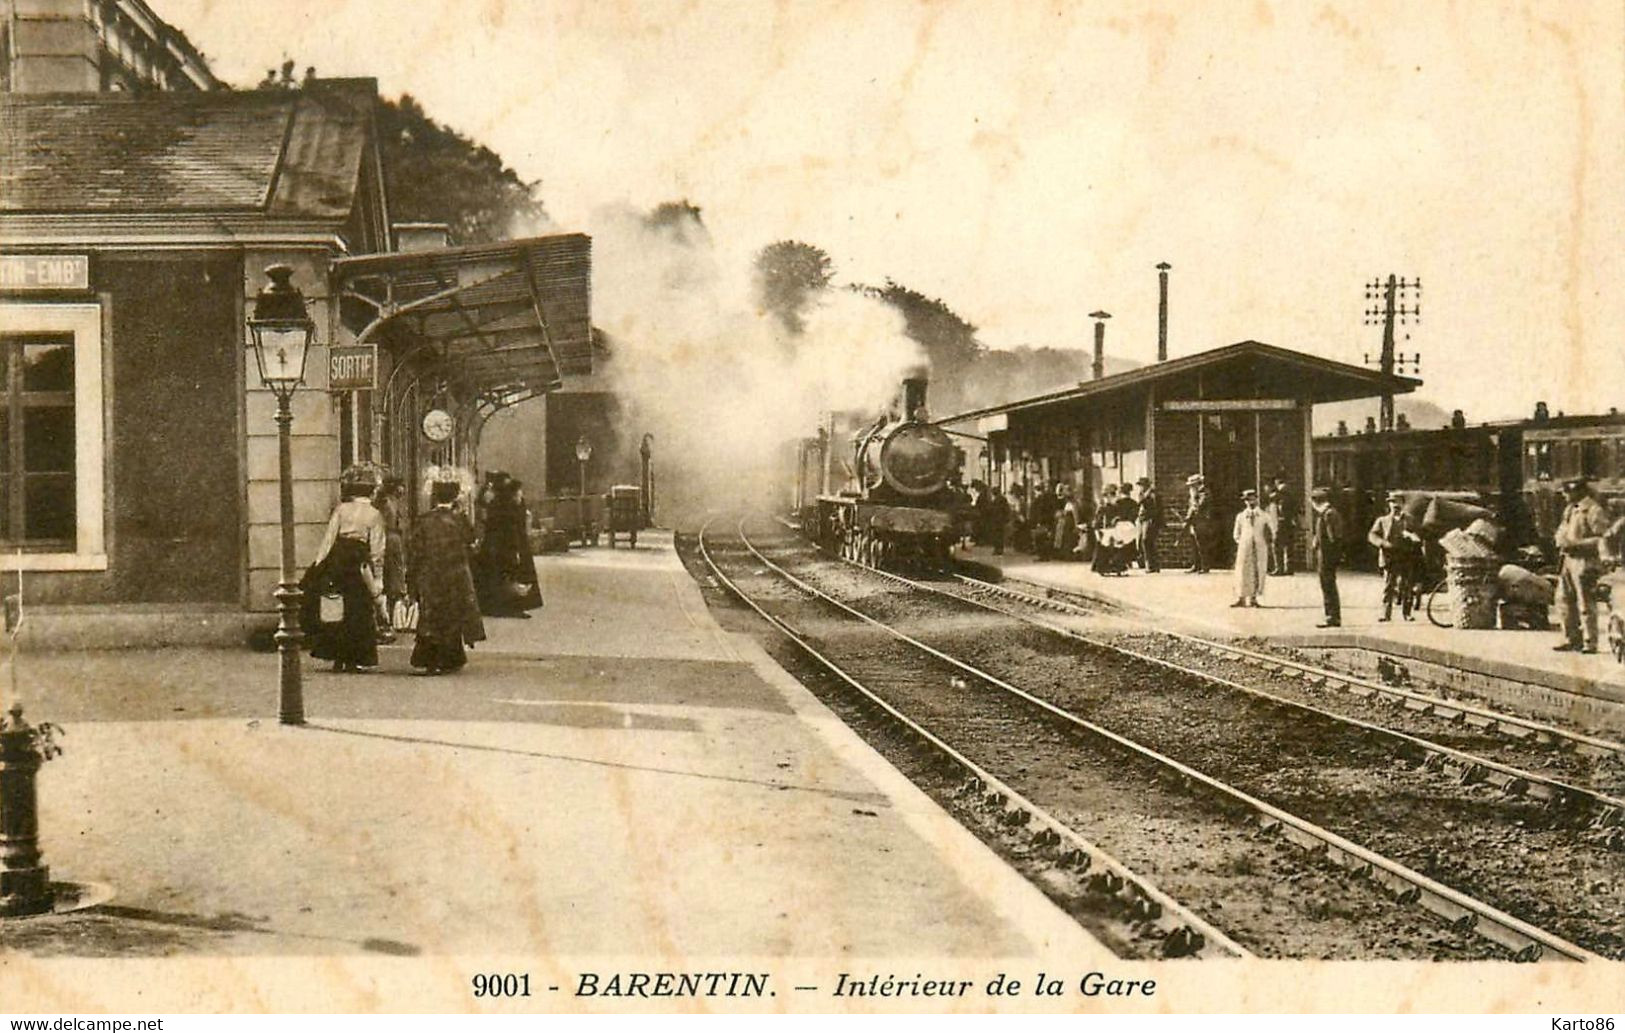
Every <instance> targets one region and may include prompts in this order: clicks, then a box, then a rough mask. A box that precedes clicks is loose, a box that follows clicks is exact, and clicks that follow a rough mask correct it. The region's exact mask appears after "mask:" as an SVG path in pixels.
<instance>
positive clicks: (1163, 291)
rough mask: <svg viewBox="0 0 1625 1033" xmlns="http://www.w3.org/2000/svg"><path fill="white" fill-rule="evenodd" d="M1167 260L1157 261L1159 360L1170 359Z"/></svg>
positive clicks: (1168, 268) (1168, 266)
mask: <svg viewBox="0 0 1625 1033" xmlns="http://www.w3.org/2000/svg"><path fill="white" fill-rule="evenodd" d="M1172 268H1173V266H1171V265H1169V264H1168V263H1167V262H1158V263H1157V290H1158V294H1157V361H1158V362H1167V361H1168V270H1170V269H1172Z"/></svg>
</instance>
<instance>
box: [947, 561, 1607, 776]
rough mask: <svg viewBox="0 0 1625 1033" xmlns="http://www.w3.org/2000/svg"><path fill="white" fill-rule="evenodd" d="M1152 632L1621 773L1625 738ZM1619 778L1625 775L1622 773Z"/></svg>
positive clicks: (1084, 613) (1071, 610)
mask: <svg viewBox="0 0 1625 1033" xmlns="http://www.w3.org/2000/svg"><path fill="white" fill-rule="evenodd" d="M953 578H954V580H955V581H956V582H958V583H959V584H960V585H961V586H963V588H964V589H965V590H966V591H967V592H969V593H972V594H974V595H979V596H983V597H998V598H1001V599H1004V600H1007V601H1009V602H1011V603H1014V604H1016V605H1018V606H1020V607H1022V608H1024V610H1025V611H1026V612H1027V613H1030V614H1034V615H1042V614H1045V613H1068V614H1074V615H1077V616H1081V617H1091V616H1094V615H1095V612H1096V611H1094V610H1091V609H1090V608H1089V607H1088V606H1085V605H1080V604H1077V603H1074V602H1071V601H1069V600H1067V599H1064V598H1057V597H1055V596H1043V595H1036V594H1034V593H1032V592H1025V591H1022V590H1020V589H1016V588H1011V587H1009V586H1008V585H1002V584H997V583H995V582H992V581H986V580H983V579H981V578H977V577H972V576H970V575H967V574H957V573H956V574H954V575H953ZM1156 635H1157V637H1159V638H1163V639H1167V640H1169V641H1174V642H1179V643H1183V644H1185V645H1187V646H1189V647H1190V648H1191V649H1193V650H1195V651H1196V652H1198V653H1205V654H1208V655H1209V656H1213V657H1220V658H1224V659H1226V660H1229V661H1233V662H1234V663H1236V664H1240V665H1244V666H1245V667H1248V668H1252V669H1254V670H1255V671H1256V670H1264V671H1268V672H1272V673H1277V674H1284V675H1287V676H1288V677H1291V678H1294V679H1297V680H1299V681H1301V682H1303V683H1304V684H1306V685H1308V686H1310V687H1312V688H1315V689H1317V690H1325V691H1327V692H1343V693H1348V694H1350V695H1353V696H1355V697H1357V698H1373V697H1374V698H1377V699H1381V700H1386V701H1389V702H1392V703H1394V704H1396V705H1398V706H1401V707H1403V708H1404V709H1405V710H1407V711H1409V712H1412V713H1414V714H1416V715H1418V716H1420V717H1435V718H1438V719H1440V720H1441V721H1445V722H1450V723H1459V724H1460V725H1461V726H1462V727H1465V728H1469V729H1473V730H1475V731H1482V732H1485V733H1490V734H1496V735H1500V736H1503V737H1505V738H1507V739H1510V740H1513V741H1515V742H1520V743H1527V744H1530V745H1537V746H1551V747H1554V748H1556V749H1557V750H1560V751H1571V752H1572V753H1574V754H1575V755H1577V756H1581V757H1589V758H1594V759H1598V760H1612V761H1615V762H1617V763H1618V764H1620V765H1621V768H1622V772H1625V743H1621V742H1619V741H1617V740H1612V739H1606V738H1603V737H1600V736H1593V735H1587V734H1585V733H1583V732H1579V731H1576V730H1574V729H1571V728H1563V727H1560V726H1557V725H1552V724H1549V723H1546V722H1542V721H1537V720H1534V719H1532V718H1527V717H1521V716H1519V715H1516V714H1508V713H1504V712H1502V711H1498V710H1492V709H1490V708H1488V707H1483V706H1478V705H1475V704H1472V703H1469V702H1466V701H1464V700H1458V699H1448V698H1445V697H1442V696H1437V695H1433V694H1431V693H1427V692H1422V691H1420V690H1418V689H1414V688H1410V687H1407V686H1404V685H1393V684H1389V683H1387V682H1381V681H1373V680H1371V679H1369V678H1361V677H1359V676H1357V675H1352V674H1347V673H1345V672H1342V671H1334V670H1331V669H1329V668H1325V667H1317V666H1315V665H1313V664H1308V663H1303V662H1301V661H1298V660H1294V659H1292V658H1291V657H1287V656H1281V655H1279V654H1276V653H1264V652H1260V651H1258V650H1255V649H1249V648H1247V647H1245V646H1242V645H1238V644H1236V643H1234V642H1224V641H1221V640H1219V639H1213V638H1207V637H1204V636H1201V635H1193V634H1189V633H1187V632H1181V631H1172V630H1167V629H1162V630H1159V631H1158V632H1156ZM1621 777H1622V779H1625V774H1622V776H1621Z"/></svg>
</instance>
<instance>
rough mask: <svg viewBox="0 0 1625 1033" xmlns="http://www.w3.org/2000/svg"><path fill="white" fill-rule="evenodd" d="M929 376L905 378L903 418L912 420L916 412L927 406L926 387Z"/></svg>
mask: <svg viewBox="0 0 1625 1033" xmlns="http://www.w3.org/2000/svg"><path fill="white" fill-rule="evenodd" d="M930 382H931V381H930V378H928V377H923V376H919V377H907V378H905V379H904V380H903V419H905V420H912V419H913V418H914V414H915V413H916V412H918V411H919V410H921V409H923V408H925V387H926V385H927V384H929V383H930Z"/></svg>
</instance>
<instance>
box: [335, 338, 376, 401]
mask: <svg viewBox="0 0 1625 1033" xmlns="http://www.w3.org/2000/svg"><path fill="white" fill-rule="evenodd" d="M377 386H378V348H377V347H376V346H375V345H371V344H357V345H335V346H334V347H332V348H330V349H328V352H327V389H328V390H329V391H372V390H375V389H376V388H377Z"/></svg>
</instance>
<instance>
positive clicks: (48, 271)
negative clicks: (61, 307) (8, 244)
mask: <svg viewBox="0 0 1625 1033" xmlns="http://www.w3.org/2000/svg"><path fill="white" fill-rule="evenodd" d="M89 289H90V257H89V256H88V255H0V290H8V291H86V290H89Z"/></svg>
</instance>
